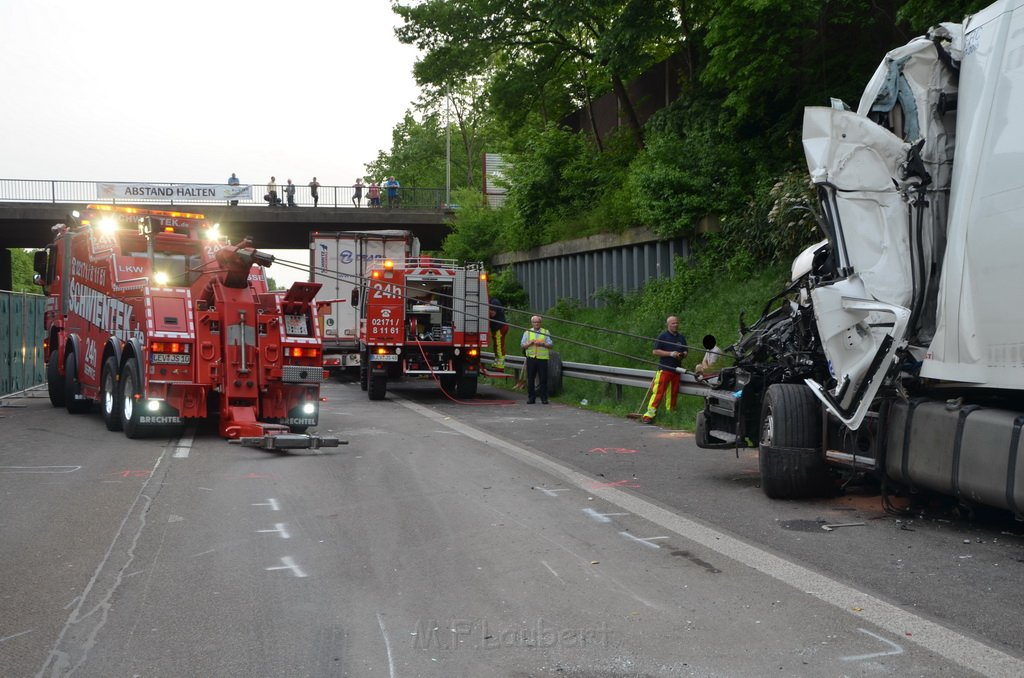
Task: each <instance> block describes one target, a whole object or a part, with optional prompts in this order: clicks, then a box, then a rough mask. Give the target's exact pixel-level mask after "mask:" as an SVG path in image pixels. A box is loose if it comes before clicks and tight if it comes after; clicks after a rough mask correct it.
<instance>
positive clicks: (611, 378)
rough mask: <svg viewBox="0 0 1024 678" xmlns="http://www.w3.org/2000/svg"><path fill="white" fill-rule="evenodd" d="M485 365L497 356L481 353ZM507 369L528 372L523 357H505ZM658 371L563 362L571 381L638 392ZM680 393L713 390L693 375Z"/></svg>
mask: <svg viewBox="0 0 1024 678" xmlns="http://www.w3.org/2000/svg"><path fill="white" fill-rule="evenodd" d="M480 355H481V357H482V358H483V361H484V363H485V364H491V363H493V362H494V354H493V353H483V352H482V353H481V354H480ZM505 366H506V367H511V368H512V369H514V370H516V371H517V372H522V371H523V370H525V369H526V358H524V357H522V356H512V355H506V356H505ZM655 373H656V370H638V369H634V368H630V367H615V366H611V365H591V364H589V363H574V362H569V361H562V376H563V377H569V378H571V379H583V380H585V381H597V382H601V383H605V384H613V385H615V386H618V387H622V386H632V387H634V388H644V389H645V388H647V387H649V386H650V385H651V383H652V382H653V381H654V375H655ZM679 392H680V393H682V394H683V395H692V396H699V397H704V396H707V395H710V393H711V387H710V386H708V385H707V384H706V383H705V382H702V381H698V380H697V378H696V376H694V375H693V374H692V373H690V372H685V373H683V374H682V375H680V380H679ZM616 397H617V398H619V399H621V398H622V391H621V388H620V390H618V391H617V392H616Z"/></svg>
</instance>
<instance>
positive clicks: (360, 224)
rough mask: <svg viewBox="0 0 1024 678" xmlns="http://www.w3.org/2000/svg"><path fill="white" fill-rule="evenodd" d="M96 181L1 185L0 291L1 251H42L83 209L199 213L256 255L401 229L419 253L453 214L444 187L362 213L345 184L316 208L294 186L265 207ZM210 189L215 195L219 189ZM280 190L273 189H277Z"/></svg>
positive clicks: (432, 246) (405, 194) (7, 272)
mask: <svg viewBox="0 0 1024 678" xmlns="http://www.w3.org/2000/svg"><path fill="white" fill-rule="evenodd" d="M100 185H101V184H100V183H98V182H71V181H67V182H63V181H62V182H57V181H29V180H5V179H0V248H3V249H0V289H10V288H11V258H10V253H9V252H8V251H7V249H6V248H8V247H36V248H38V247H44V246H46V245H47V244H48V243H49V242H50V241H51V232H50V229H51V227H52V226H53V225H54V224H57V223H62V222H66V221H67V219H68V215H69V214H70V213H71V212H72V211H73V210H76V209H81V208H82V207H84V206H85V205H87V204H95V203H116V204H119V205H130V206H133V207H141V208H148V209H165V210H167V209H169V210H178V211H184V212H199V213H202V214H204V215H206V217H207V219H209V220H210V221H213V222H218V223H220V225H221V232H222V233H223V234H224V235H226V236H227V237H228V238H230V239H231V241H232V242H235V241H237V240H240V239H241V238H244V237H245V236H251V237H252V239H253V242H254V244H255V245H256V247H258V248H261V249H305V248H307V247H308V246H309V234H310V233H311V232H313V231H376V230H387V229H404V230H408V231H411V232H413V233H414V234H415V235H416V236H417V237H418V238H419V239H420V242H421V244H422V246H423V249H425V250H436V249H439V248H440V247H441V243H442V241H443V240H444V236H445V235H447V234H448V233H449V231H450V230H451V229H450V227H449V225H448V222H449V220H450V218H451V216H452V214H453V212H452V210H451V209H450V208H449V207H448V206H447V205H445V204H444V203H443V199H444V189H420V188H402V189H400V191H401V193H400V196H399V197H400V200H399V202H398V204H397V206H395V207H390V208H389V207H387V206H386V198H385V199H384V200H383V201H382V202H384V203H385V206H384V207H380V208H368V207H366V206H365V205H366V202H367V200H366V197H365V196H366V192H365V190H364V192H363V199H362V205H363V207H362V208H356V207H354V206H353V204H352V197H353V193H354V191H353V188H352V187H351V186H321V187H320V190H319V196H320V197H319V203H320V204H319V206H317V207H313V206H312V205H313V200H312V197H311V196H310V194H309V187H307V186H302V187H297V188H298V189H299V190H297V191H296V204H297V206H296V207H268V206H267V205H266V203H265V202H264V201H263V200H262V198H263V195H264V194H265V191H266V187H265V186H257V185H253V186H252V187H251V189H250V193H249V195H246V194H242V195H240V196H238V197H239V200H238V203H239V204H238V205H234V206H232V205H230V204H229V203H228V201H227V200H224V201H220V202H219V203H214V202H212V201H211V200H206V201H204V200H202V199H184V200H182V199H163V200H160V199H153V198H152V197H150V198H146V199H143V200H131V201H129V200H124V199H117V198H114V199H111V198H106V199H102V198H94V197H93V196H95V195H97V193H98V192H99V190H98V188H97V187H98V186H100ZM117 186H150V187H174V186H193V187H194V186H198V185H195V184H131V185H129V184H117ZM203 186H210V187H211V188H210V189H209V190H211V191H215V192H216V191H218V190H220V189H221V188H223V187H224V186H226V185H203ZM246 188H249V187H246ZM278 190H279V191H280V187H279V189H278Z"/></svg>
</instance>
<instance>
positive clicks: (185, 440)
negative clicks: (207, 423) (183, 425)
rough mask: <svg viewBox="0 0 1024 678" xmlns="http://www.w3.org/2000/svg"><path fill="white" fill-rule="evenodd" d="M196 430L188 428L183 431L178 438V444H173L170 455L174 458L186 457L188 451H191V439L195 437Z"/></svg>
mask: <svg viewBox="0 0 1024 678" xmlns="http://www.w3.org/2000/svg"><path fill="white" fill-rule="evenodd" d="M195 435H196V430H195V429H194V428H189V429H188V430H187V431H185V435H183V436H182V437H181V438H179V439H178V444H177V445H176V446H175V449H174V454H173V455H172V456H173V457H174V458H175V459H187V458H188V453H189V452H191V451H192V441H193V440H194V439H195Z"/></svg>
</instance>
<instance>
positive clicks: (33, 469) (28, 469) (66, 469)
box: [0, 466, 82, 473]
mask: <svg viewBox="0 0 1024 678" xmlns="http://www.w3.org/2000/svg"><path fill="white" fill-rule="evenodd" d="M81 469H82V467H81V466H0V473H74V472H75V471H80V470H81Z"/></svg>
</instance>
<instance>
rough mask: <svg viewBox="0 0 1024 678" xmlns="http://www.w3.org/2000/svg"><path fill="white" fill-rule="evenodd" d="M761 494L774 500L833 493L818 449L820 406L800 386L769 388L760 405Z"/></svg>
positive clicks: (823, 458) (807, 390)
mask: <svg viewBox="0 0 1024 678" xmlns="http://www.w3.org/2000/svg"><path fill="white" fill-rule="evenodd" d="M759 462H760V467H761V490H762V491H763V492H764V493H765V494H766V495H767V496H769V497H771V498H773V499H802V498H806V497H817V496H822V495H826V494H831V493H832V489H833V486H832V483H831V479H830V477H829V473H828V467H827V465H826V464H825V454H824V451H823V450H822V447H821V405H820V404H819V402H818V399H817V398H815V397H814V394H813V393H811V389H810V388H808V387H807V386H805V385H803V384H772V385H771V386H769V387H768V391H767V392H766V393H765V397H764V401H763V402H762V403H761V445H760V454H759Z"/></svg>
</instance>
